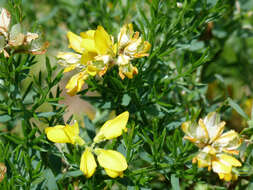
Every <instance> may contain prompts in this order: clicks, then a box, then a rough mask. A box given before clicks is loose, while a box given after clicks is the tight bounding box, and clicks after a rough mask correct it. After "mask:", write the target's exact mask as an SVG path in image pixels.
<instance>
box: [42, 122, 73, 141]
mask: <svg viewBox="0 0 253 190" xmlns="http://www.w3.org/2000/svg"><path fill="white" fill-rule="evenodd" d="M64 127H65V126H64V125H56V126H54V127H47V128H46V129H45V133H46V135H47V138H48V139H49V140H50V141H52V142H55V143H71V139H70V138H69V136H68V135H67V134H66V133H65V131H64V130H63V128H64Z"/></svg>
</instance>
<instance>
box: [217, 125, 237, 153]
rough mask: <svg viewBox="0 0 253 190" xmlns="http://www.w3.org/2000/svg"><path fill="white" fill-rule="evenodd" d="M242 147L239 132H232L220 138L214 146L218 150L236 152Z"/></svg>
mask: <svg viewBox="0 0 253 190" xmlns="http://www.w3.org/2000/svg"><path fill="white" fill-rule="evenodd" d="M240 145H241V140H240V137H239V135H238V133H237V132H235V131H234V130H230V131H228V132H226V133H224V134H222V135H221V136H220V137H218V138H217V139H216V140H215V141H214V142H213V146H214V147H217V148H221V149H222V148H225V149H227V150H228V151H230V150H235V149H237V148H238V147H239V146H240Z"/></svg>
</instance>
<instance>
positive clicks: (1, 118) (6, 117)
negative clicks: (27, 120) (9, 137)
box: [0, 115, 11, 123]
mask: <svg viewBox="0 0 253 190" xmlns="http://www.w3.org/2000/svg"><path fill="white" fill-rule="evenodd" d="M10 120H11V117H10V116H9V115H0V122H1V123H4V122H7V121H10Z"/></svg>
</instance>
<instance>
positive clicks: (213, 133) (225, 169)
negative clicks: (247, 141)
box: [182, 112, 241, 181]
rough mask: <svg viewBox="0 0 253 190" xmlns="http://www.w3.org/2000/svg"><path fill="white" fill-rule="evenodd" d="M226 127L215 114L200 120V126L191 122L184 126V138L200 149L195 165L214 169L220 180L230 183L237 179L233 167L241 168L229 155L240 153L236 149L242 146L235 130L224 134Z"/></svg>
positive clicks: (194, 159)
mask: <svg viewBox="0 0 253 190" xmlns="http://www.w3.org/2000/svg"><path fill="white" fill-rule="evenodd" d="M224 127H225V122H220V117H219V116H218V115H217V114H216V113H215V112H212V113H209V114H208V115H207V116H206V117H205V118H204V119H203V120H202V119H200V120H199V122H198V124H196V123H192V122H190V121H188V122H185V123H183V124H182V130H183V131H184V133H185V134H186V136H185V137H184V138H185V139H187V140H189V141H191V142H193V143H194V144H195V145H196V146H198V147H199V148H200V151H199V153H198V155H197V156H196V157H194V158H193V163H195V162H198V167H199V168H203V167H208V170H211V169H212V170H213V171H214V172H215V173H218V175H219V177H220V179H224V180H226V181H228V180H231V179H235V178H236V177H235V175H233V174H232V167H239V166H241V163H240V162H239V161H238V160H237V159H236V158H234V157H233V156H230V155H228V154H238V153H239V152H238V151H237V150H236V149H237V148H238V147H239V146H240V145H241V140H240V138H239V135H238V133H236V132H235V131H234V130H230V131H228V132H226V133H223V134H222V132H223V130H224ZM224 153H227V154H224Z"/></svg>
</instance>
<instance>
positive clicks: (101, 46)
mask: <svg viewBox="0 0 253 190" xmlns="http://www.w3.org/2000/svg"><path fill="white" fill-rule="evenodd" d="M94 39H95V46H96V49H97V51H98V53H99V54H100V55H104V54H107V52H109V51H110V48H112V40H111V37H110V36H109V34H108V33H107V32H106V31H105V29H104V28H103V27H102V26H98V27H97V30H96V32H95V35H94Z"/></svg>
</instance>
